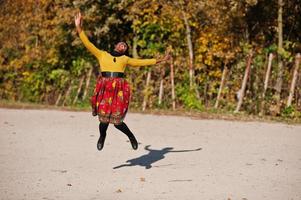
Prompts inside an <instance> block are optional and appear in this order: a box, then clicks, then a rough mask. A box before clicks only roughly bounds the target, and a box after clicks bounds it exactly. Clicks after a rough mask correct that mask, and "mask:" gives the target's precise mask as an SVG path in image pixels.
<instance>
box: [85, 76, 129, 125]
mask: <svg viewBox="0 0 301 200" xmlns="http://www.w3.org/2000/svg"><path fill="white" fill-rule="evenodd" d="M130 95H131V94H130V86H129V84H128V82H127V81H126V80H125V79H124V78H119V77H102V76H100V77H99V78H98V80H97V83H96V86H95V89H94V94H93V96H92V98H91V105H92V112H94V113H97V115H98V118H99V121H100V122H103V123H112V124H120V123H122V122H123V120H124V118H125V115H126V113H127V110H128V106H129V100H130Z"/></svg>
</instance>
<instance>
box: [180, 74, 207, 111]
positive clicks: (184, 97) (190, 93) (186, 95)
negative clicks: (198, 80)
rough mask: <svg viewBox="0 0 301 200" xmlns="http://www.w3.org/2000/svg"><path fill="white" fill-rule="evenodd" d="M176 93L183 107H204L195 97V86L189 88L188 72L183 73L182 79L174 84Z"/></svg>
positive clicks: (201, 108) (200, 108)
mask: <svg viewBox="0 0 301 200" xmlns="http://www.w3.org/2000/svg"><path fill="white" fill-rule="evenodd" d="M176 95H177V97H178V98H179V100H180V101H181V102H182V103H183V105H184V107H185V108H188V109H196V110H203V109H204V106H203V105H202V103H201V101H200V100H199V99H198V98H197V97H196V94H195V88H190V86H189V75H188V73H185V74H184V81H182V82H181V84H177V85H176Z"/></svg>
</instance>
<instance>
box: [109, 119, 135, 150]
mask: <svg viewBox="0 0 301 200" xmlns="http://www.w3.org/2000/svg"><path fill="white" fill-rule="evenodd" d="M114 126H115V127H116V128H117V129H118V130H120V131H122V132H123V133H124V134H126V135H127V136H128V138H129V140H130V142H131V145H132V147H133V149H134V150H136V149H138V142H137V140H136V138H135V136H134V134H133V133H132V132H131V130H130V129H129V128H128V126H127V125H126V124H125V123H124V122H122V123H121V124H114Z"/></svg>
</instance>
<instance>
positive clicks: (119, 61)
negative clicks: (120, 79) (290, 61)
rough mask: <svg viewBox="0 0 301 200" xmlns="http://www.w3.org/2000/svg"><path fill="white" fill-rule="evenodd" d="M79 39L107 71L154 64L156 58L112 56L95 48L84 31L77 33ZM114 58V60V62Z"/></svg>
mask: <svg viewBox="0 0 301 200" xmlns="http://www.w3.org/2000/svg"><path fill="white" fill-rule="evenodd" d="M79 37H80V39H81V40H82V42H83V43H84V45H85V46H86V47H87V49H88V50H89V51H90V52H91V53H92V54H93V55H94V56H95V57H96V58H97V59H98V62H99V65H100V70H101V71H108V72H124V70H125V67H126V66H127V65H131V66H137V67H138V66H145V65H154V64H156V59H135V58H130V57H128V56H125V55H123V56H119V57H114V56H112V55H111V54H109V53H108V52H106V51H103V50H100V49H98V48H96V47H95V46H94V45H93V44H92V43H91V42H90V41H89V39H88V37H87V36H86V34H85V33H84V31H81V32H80V34H79ZM114 58H115V61H116V62H114Z"/></svg>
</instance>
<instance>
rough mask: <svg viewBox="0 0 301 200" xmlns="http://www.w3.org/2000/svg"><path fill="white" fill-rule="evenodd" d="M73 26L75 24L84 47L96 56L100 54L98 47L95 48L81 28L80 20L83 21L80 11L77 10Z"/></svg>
mask: <svg viewBox="0 0 301 200" xmlns="http://www.w3.org/2000/svg"><path fill="white" fill-rule="evenodd" d="M74 21H75V26H76V30H77V32H78V34H79V37H80V39H81V40H82V42H83V43H84V45H85V46H86V48H87V49H88V50H89V51H90V52H91V53H92V54H93V55H94V56H96V57H97V58H98V57H100V56H101V54H102V52H103V51H101V50H99V49H98V48H96V47H95V46H94V44H92V43H91V42H90V41H89V39H88V37H87V36H86V34H85V32H84V31H83V30H82V22H83V18H82V15H81V13H80V12H79V13H78V14H77V15H76V16H75V19H74Z"/></svg>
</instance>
